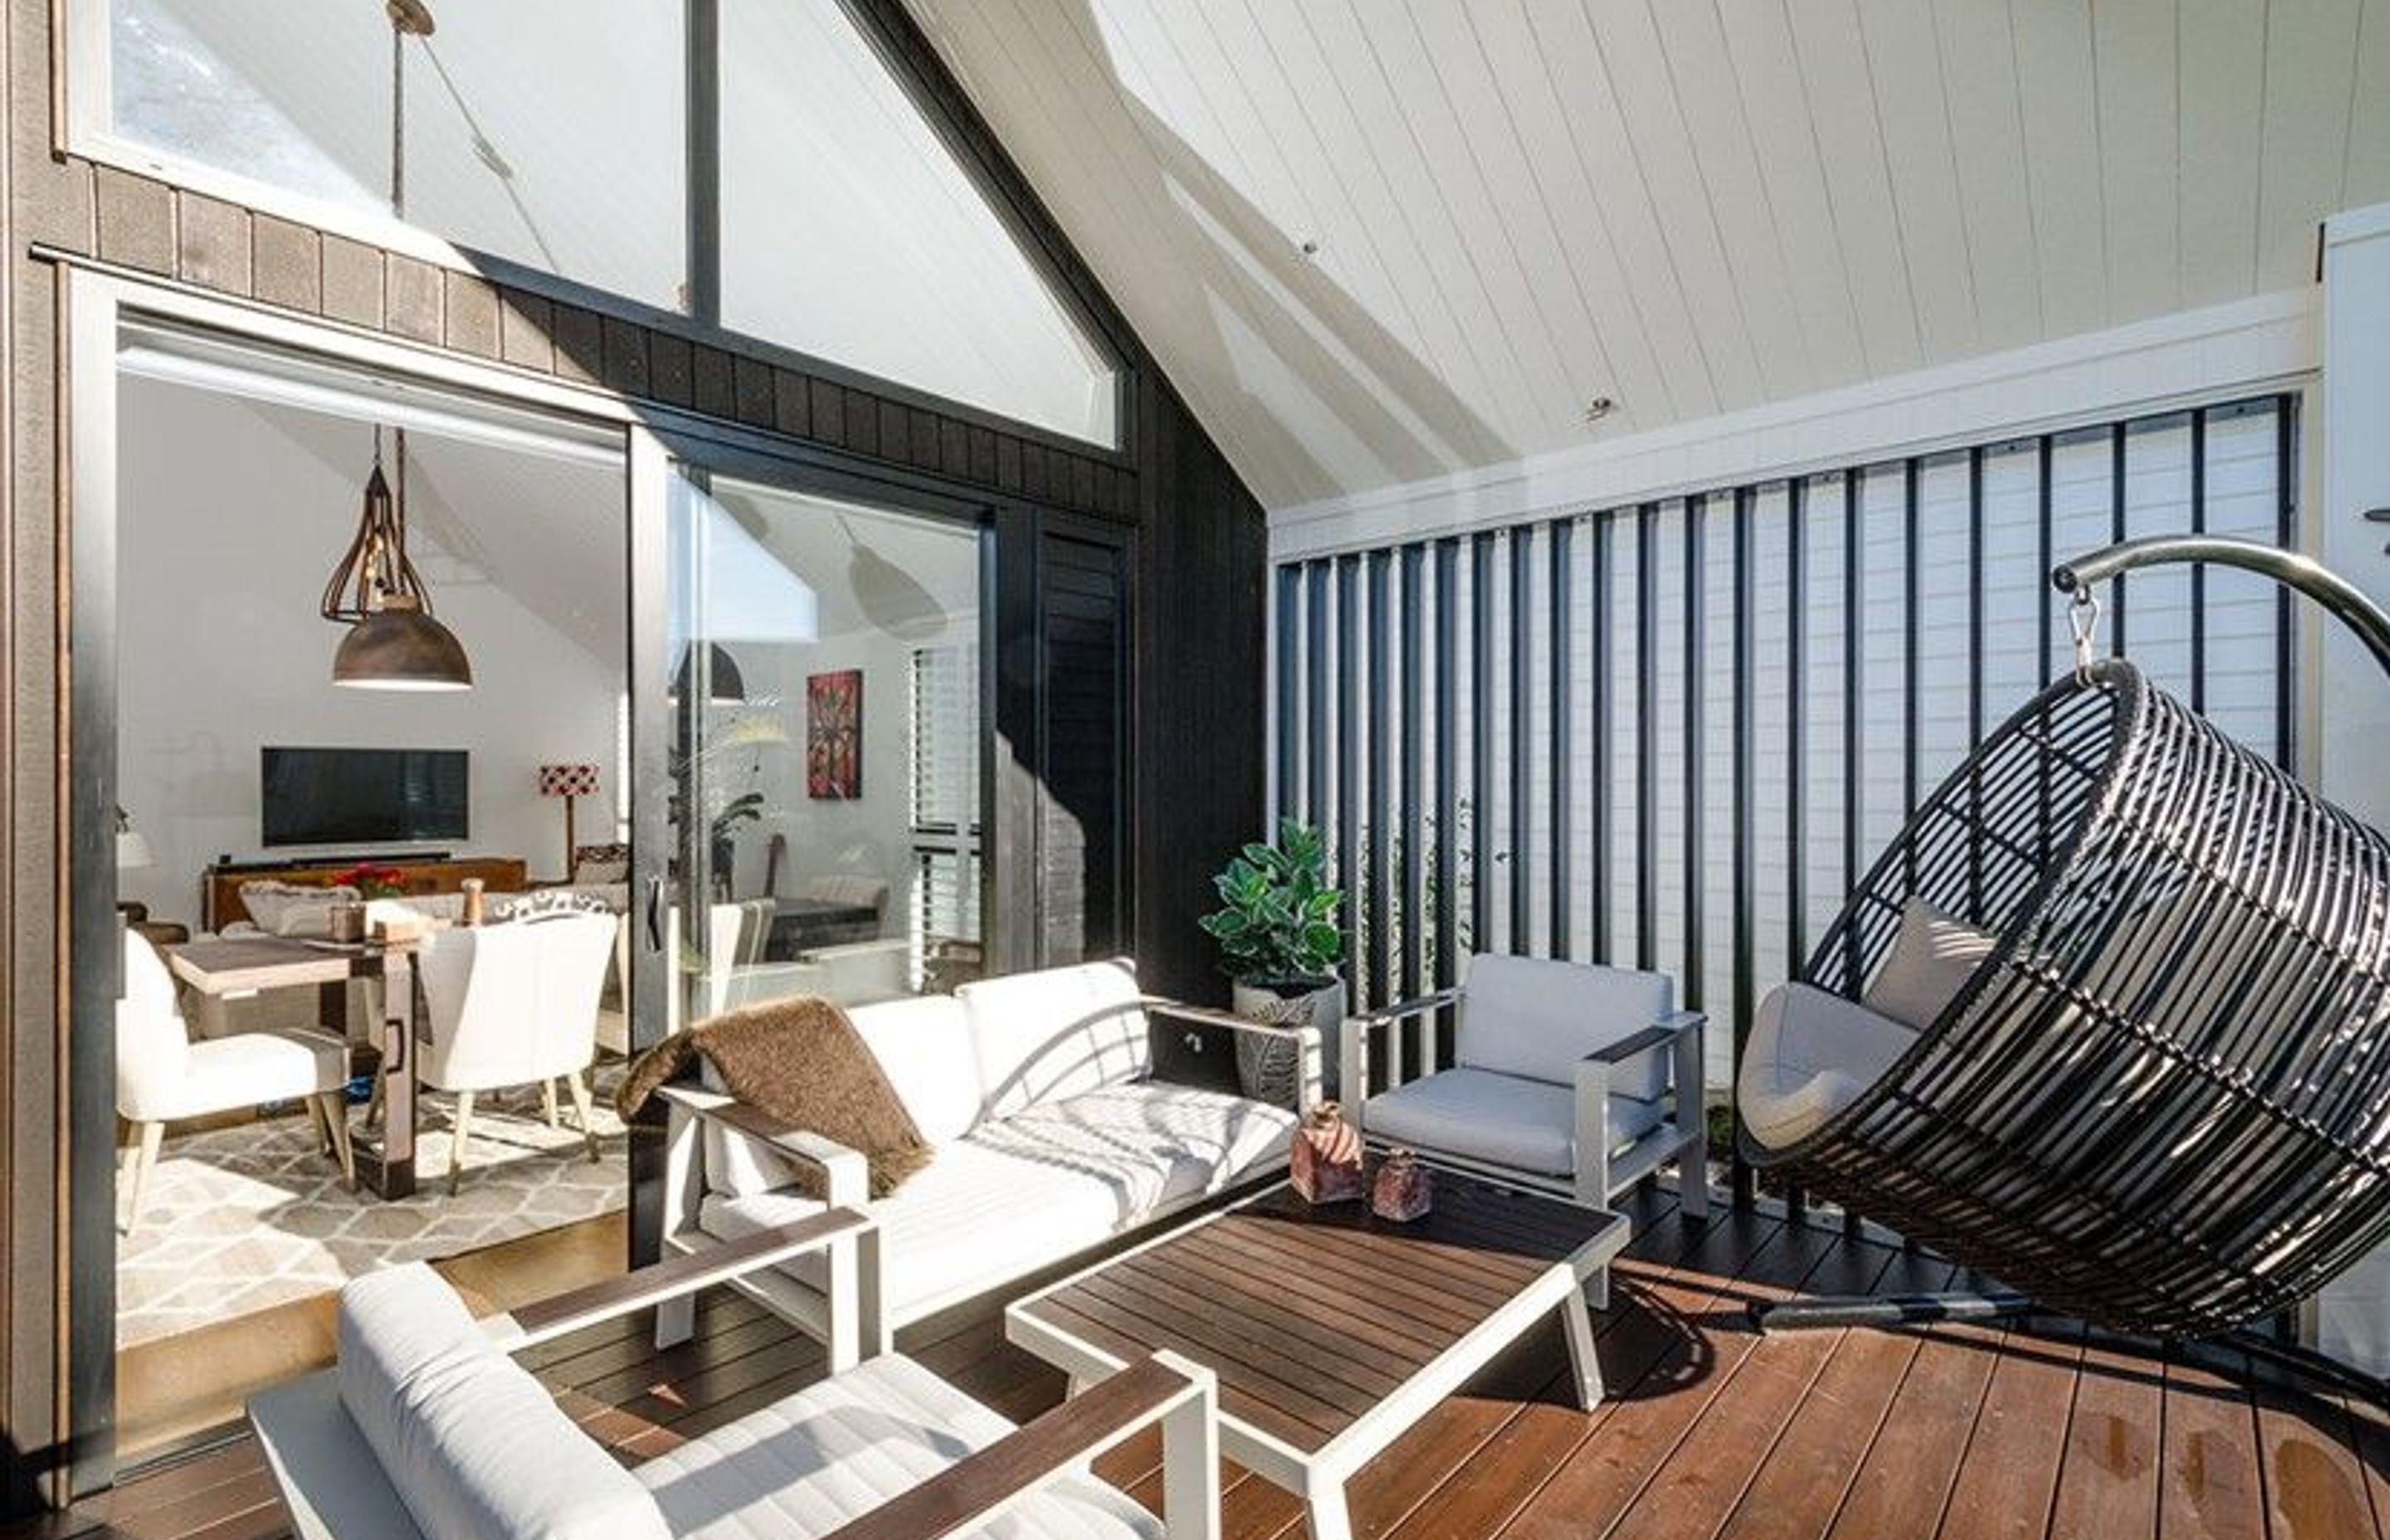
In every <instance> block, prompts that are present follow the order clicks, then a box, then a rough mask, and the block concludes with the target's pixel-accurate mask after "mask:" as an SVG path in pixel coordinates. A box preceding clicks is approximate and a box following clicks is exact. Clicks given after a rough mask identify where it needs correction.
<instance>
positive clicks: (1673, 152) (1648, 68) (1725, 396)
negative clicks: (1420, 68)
mask: <svg viewBox="0 0 2390 1540" xmlns="http://www.w3.org/2000/svg"><path fill="white" fill-rule="evenodd" d="M1593 30H1594V37H1595V40H1596V41H1597V42H1598V43H1599V44H1600V48H1601V55H1602V58H1603V59H1604V61H1605V62H1606V63H1607V64H1608V66H1609V71H1610V83H1611V88H1612V89H1613V90H1614V91H1615V92H1617V94H1618V102H1619V105H1620V106H1621V107H1622V108H1624V109H1625V115H1626V131H1627V140H1628V143H1629V144H1630V145H1632V146H1633V148H1634V154H1635V160H1636V162H1637V164H1638V166H1639V167H1640V168H1641V170H1642V173H1643V175H1644V177H1645V179H1646V180H1647V181H1648V182H1649V184H1650V186H1651V204H1652V208H1653V209H1654V210H1655V211H1656V212H1657V213H1658V215H1659V219H1660V229H1661V232H1662V234H1663V235H1664V237H1666V240H1667V244H1668V253H1669V256H1670V257H1671V259H1673V261H1674V262H1675V263H1676V268H1677V276H1678V277H1679V278H1680V279H1681V280H1682V282H1683V283H1684V286H1685V293H1686V297H1687V298H1688V299H1689V300H1690V302H1691V303H1692V312H1693V326H1694V327H1695V328H1696V329H1697V330H1698V331H1699V332H1700V333H1701V339H1702V353H1703V356H1704V357H1705V358H1707V359H1708V360H1709V366H1710V376H1711V378H1712V379H1714V380H1715V381H1716V384H1717V392H1718V404H1719V405H1720V406H1721V407H1723V408H1725V409H1727V410H1728V411H1731V410H1733V409H1734V408H1736V407H1738V406H1748V405H1751V404H1754V403H1756V402H1758V401H1760V400H1762V399H1764V398H1765V396H1766V394H1767V391H1766V388H1765V385H1764V382H1763V381H1762V379H1761V377H1760V372H1759V359H1758V355H1757V353H1755V352H1754V349H1753V346H1752V336H1751V319H1750V317H1749V316H1748V315H1747V314H1745V313H1744V306H1743V303H1742V297H1741V294H1740V292H1738V291H1737V289H1736V288H1735V284H1734V276H1733V273H1732V272H1731V270H1730V269H1729V268H1728V265H1727V260H1726V250H1725V244H1724V242H1723V241H1722V239H1721V238H1720V237H1719V234H1718V227H1717V222H1716V221H1715V219H1714V218H1713V217H1712V215H1711V212H1710V199H1709V194H1708V191H1707V189H1706V188H1705V186H1703V181H1702V170H1701V165H1700V163H1699V161H1697V160H1695V159H1694V155H1693V146H1692V135H1690V132H1689V131H1688V130H1687V127H1686V122H1687V119H1688V117H1689V115H1690V112H1691V111H1694V110H1702V109H1706V106H1707V104H1705V103H1689V102H1687V101H1685V100H1683V99H1682V98H1681V97H1679V96H1678V95H1677V86H1676V83H1675V81H1674V79H1673V78H1672V76H1671V75H1670V73H1669V70H1668V56H1667V52H1666V50H1665V49H1664V48H1663V47H1662V46H1661V45H1660V32H1659V29H1658V28H1657V27H1656V26H1654V25H1653V23H1652V20H1651V10H1650V8H1649V7H1648V6H1636V5H1609V6H1595V7H1594V11H1593Z"/></svg>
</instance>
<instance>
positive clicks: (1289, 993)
mask: <svg viewBox="0 0 2390 1540" xmlns="http://www.w3.org/2000/svg"><path fill="white" fill-rule="evenodd" d="M1212 885H1213V886H1214V888H1215V889H1217V890H1218V891H1219V894H1220V901H1221V907H1220V908H1219V909H1217V910H1215V911H1214V912H1213V913H1211V914H1208V915H1206V916H1204V917H1203V919H1202V926H1203V930H1204V931H1205V932H1206V933H1207V934H1209V935H1210V936H1211V937H1212V939H1213V940H1214V941H1216V942H1218V943H1220V960H1221V966H1222V967H1223V968H1224V969H1227V974H1228V977H1229V980H1230V982H1231V984H1232V986H1233V988H1234V992H1235V1004H1236V1011H1237V1014H1238V1015H1240V1016H1242V1017H1245V1018H1246V1019H1248V1020H1255V1021H1268V1022H1272V1023H1276V1024H1280V1025H1287V1026H1297V1025H1303V1024H1306V1023H1307V1024H1310V1025H1313V1026H1317V1028H1318V1029H1319V1031H1320V1036H1321V1042H1322V1046H1323V1048H1325V1047H1327V1046H1329V1045H1332V1044H1333V1043H1334V1041H1335V1036H1336V1033H1337V1031H1338V1029H1339V1024H1340V1023H1341V1022H1342V1021H1343V1017H1344V982H1343V980H1342V979H1340V978H1338V977H1337V976H1336V965H1337V963H1338V962H1339V961H1340V960H1342V958H1343V955H1344V932H1343V928H1342V927H1340V926H1339V925H1338V924H1337V913H1338V911H1339V910H1341V909H1342V908H1343V905H1344V895H1343V893H1342V892H1338V891H1337V890H1336V889H1334V888H1331V887H1330V886H1329V885H1328V852H1327V846H1326V843H1325V841H1322V840H1321V838H1320V834H1319V831H1318V830H1317V829H1316V828H1312V827H1311V826H1310V825H1308V824H1305V823H1304V822H1302V821H1301V820H1299V819H1294V818H1288V819H1285V820H1284V821H1282V822H1281V823H1280V824H1279V828H1278V839H1277V841H1276V842H1275V843H1271V844H1264V843H1262V842H1261V841H1254V842H1253V843H1252V844H1249V845H1247V846H1246V847H1245V848H1244V849H1243V850H1241V851H1240V852H1238V853H1237V855H1236V857H1235V859H1233V860H1231V861H1230V862H1229V863H1228V865H1227V869H1225V870H1224V871H1222V872H1221V873H1220V875H1219V876H1217V877H1215V878H1214V879H1212ZM1326 1057H1327V1060H1328V1064H1329V1067H1330V1072H1331V1073H1332V1072H1333V1064H1334V1059H1335V1056H1334V1053H1333V1051H1332V1049H1331V1050H1330V1051H1329V1052H1328V1053H1327V1055H1326ZM1301 1072H1302V1064H1301V1059H1300V1057H1299V1055H1298V1054H1297V1052H1296V1050H1295V1047H1294V1045H1292V1044H1291V1043H1287V1042H1282V1041H1274V1040H1272V1039H1270V1038H1266V1037H1262V1036H1260V1035H1258V1034H1254V1033H1240V1034H1238V1037H1237V1081H1238V1084H1240V1086H1242V1087H1243V1090H1244V1093H1245V1095H1247V1096H1249V1097H1253V1098H1254V1099H1255V1100H1257V1101H1267V1102H1270V1103H1272V1104H1273V1105H1277V1106H1292V1105H1293V1103H1294V1099H1295V1092H1296V1088H1297V1085H1298V1082H1299V1077H1300V1075H1301ZM1332 1090H1333V1087H1330V1091H1331V1093H1332Z"/></svg>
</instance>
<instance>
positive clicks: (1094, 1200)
mask: <svg viewBox="0 0 2390 1540" xmlns="http://www.w3.org/2000/svg"><path fill="white" fill-rule="evenodd" d="M849 1015H850V1016H851V1017H852V1019H853V1020H854V1024H855V1027H856V1029H857V1031H858V1032H859V1033H861V1034H862V1036H863V1039H864V1041H865V1042H866V1043H867V1044H868V1045H869V1046H870V1047H871V1050H872V1052H873V1053H874V1054H875V1055H876V1056H878V1058H879V1059H880V1067H881V1068H882V1069H883V1070H884V1071H885V1072H887V1076H888V1079H889V1082H890V1084H891V1085H892V1086H893V1088H894V1090H895V1092H896V1094H897V1096H898V1097H900V1098H901V1099H902V1100H903V1101H904V1103H905V1106H906V1110H908V1111H909V1112H910V1113H911V1114H912V1117H913V1121H914V1123H916V1125H917V1126H918V1127H919V1129H920V1131H921V1134H922V1136H923V1137H924V1138H926V1139H927V1140H928V1141H929V1142H930V1143H931V1145H932V1147H933V1149H934V1151H935V1153H934V1154H933V1156H932V1160H931V1161H930V1163H929V1164H928V1166H927V1167H926V1168H924V1169H923V1170H921V1171H920V1172H919V1173H917V1174H914V1175H913V1176H912V1177H911V1178H910V1179H909V1180H907V1181H906V1183H905V1184H904V1185H903V1186H902V1187H899V1188H898V1189H897V1190H896V1191H895V1192H894V1193H893V1194H891V1195H889V1196H888V1197H886V1198H883V1199H880V1200H871V1199H870V1198H869V1197H868V1183H867V1174H866V1166H865V1161H864V1158H863V1157H862V1156H861V1155H860V1154H858V1153H856V1152H855V1151H854V1150H851V1149H845V1148H844V1147H842V1146H840V1145H837V1144H834V1143H832V1142H830V1141H829V1140H828V1139H825V1138H823V1137H821V1136H819V1135H817V1134H814V1133H811V1132H809V1131H807V1130H804V1129H799V1128H792V1127H790V1126H788V1125H786V1124H784V1123H777V1122H775V1121H773V1120H770V1119H767V1118H765V1117H764V1116H763V1115H762V1114H761V1113H759V1112H758V1111H757V1110H755V1109H753V1108H750V1107H745V1106H742V1105H740V1104H739V1103H738V1102H736V1101H733V1100H732V1099H730V1098H729V1097H725V1096H721V1095H719V1094H716V1093H715V1092H713V1091H711V1090H708V1089H705V1088H703V1087H701V1086H690V1085H675V1086H667V1087H665V1090H664V1095H665V1097H667V1098H668V1101H669V1105H670V1108H671V1114H670V1118H671V1121H670V1124H669V1128H668V1132H667V1147H666V1148H667V1156H666V1167H665V1179H664V1205H665V1212H664V1237H665V1243H666V1244H667V1245H668V1246H670V1247H672V1248H674V1249H675V1250H677V1251H684V1252H690V1253H697V1254H702V1253H704V1252H706V1251H709V1250H711V1249H713V1248H715V1247H719V1246H722V1245H724V1244H726V1243H735V1242H739V1241H741V1240H743V1239H745V1238H748V1237H750V1236H753V1235H755V1234H758V1233H760V1232H763V1231H765V1230H769V1229H773V1228H775V1227H777V1226H785V1225H788V1224H790V1223H792V1222H795V1221H798V1220H802V1219H803V1218H805V1217H806V1216H808V1215H810V1214H814V1213H819V1212H821V1210H822V1209H823V1208H824V1207H825V1205H826V1203H827V1204H829V1205H836V1206H842V1207H846V1208H852V1209H855V1210H858V1211H860V1212H865V1213H870V1214H871V1215H872V1216H873V1217H874V1218H876V1219H877V1220H878V1221H879V1222H880V1235H881V1237H882V1245H883V1250H884V1252H885V1257H886V1268H887V1271H886V1277H885V1280H884V1295H883V1298H884V1302H885V1309H886V1311H887V1314H888V1316H889V1319H890V1320H891V1322H892V1323H893V1324H894V1325H897V1326H902V1325H905V1324H906V1323H908V1322H911V1321H916V1320H919V1319H922V1318H923V1317H925V1316H928V1315H933V1314H935V1313H936V1312H938V1311H940V1310H943V1309H944V1308H946V1307H947V1306H949V1305H953V1304H958V1303H961V1302H963V1301H965V1300H969V1299H972V1298H975V1297H977V1296H979V1295H982V1294H984V1293H986V1292H988V1291H989V1290H995V1289H997V1288H1000V1287H1002V1286H1004V1285H1006V1284H1009V1283H1012V1282H1016V1281H1018V1280H1020V1279H1022V1278H1025V1277H1030V1276H1032V1275H1034V1274H1036V1273H1039V1272H1041V1271H1043V1270H1045V1269H1047V1268H1049V1267H1051V1266H1053V1265H1054V1264H1059V1263H1062V1262H1065V1261H1068V1260H1070V1259H1071V1258H1073V1257H1074V1256H1077V1255H1078V1254H1079V1253H1081V1252H1083V1251H1087V1250H1088V1249H1090V1248H1092V1247H1097V1246H1100V1245H1102V1244H1104V1243H1105V1242H1106V1241H1109V1240H1111V1239H1113V1238H1117V1237H1120V1236H1123V1235H1125V1234H1127V1233H1128V1232H1130V1231H1132V1230H1137V1229H1139V1228H1142V1227H1144V1226H1148V1225H1150V1224H1152V1223H1154V1222H1155V1221H1157V1220H1161V1219H1164V1218H1167V1217H1169V1216H1170V1215H1172V1214H1175V1213H1180V1212H1181V1211H1183V1210H1186V1209H1189V1208H1190V1207H1193V1206H1195V1205H1198V1204H1201V1203H1204V1202H1207V1201H1210V1200H1214V1199H1216V1198H1218V1197H1219V1196H1220V1195H1222V1194H1224V1193H1226V1192H1228V1191H1230V1190H1232V1189H1234V1188H1237V1187H1241V1186H1243V1185H1245V1184H1247V1183H1249V1182H1252V1181H1253V1180H1256V1179H1258V1178H1260V1177H1262V1176H1265V1175H1267V1174H1271V1173H1274V1172H1276V1171H1279V1170H1280V1169H1282V1168H1283V1166H1284V1162H1285V1159H1286V1150H1287V1145H1288V1142H1289V1140H1290V1139H1291V1136H1292V1134H1293V1130H1294V1126H1295V1122H1296V1109H1294V1108H1292V1107H1272V1106H1267V1105H1265V1104H1264V1103H1261V1102H1258V1101H1253V1100H1249V1099H1248V1098H1246V1097H1240V1096H1238V1095H1236V1094H1234V1093H1232V1092H1226V1091H1216V1090H1209V1089H1205V1088H1201V1087H1198V1086H1192V1085H1181V1084H1174V1083H1172V1082H1168V1081H1163V1080H1157V1079H1155V1078H1154V1077H1153V1044H1152V1040H1151V1033H1152V1031H1153V1026H1152V1022H1151V1020H1150V1017H1152V1016H1167V1017H1177V1018H1186V1019H1193V1020H1202V1021H1205V1022H1208V1023H1214V1024H1218V1025H1224V1026H1227V1027H1228V1028H1230V1029H1231V1030H1233V1031H1238V1032H1255V1033H1268V1034H1270V1035H1272V1036H1277V1037H1283V1038H1289V1039H1291V1040H1292V1041H1294V1042H1295V1043H1296V1044H1297V1045H1298V1047H1299V1052H1300V1055H1301V1062H1302V1080H1301V1088H1300V1097H1301V1099H1302V1100H1303V1102H1304V1104H1305V1105H1308V1103H1310V1102H1312V1101H1316V1100H1317V1099H1318V1096H1319V1075H1320V1054H1321V1045H1320V1034H1319V1033H1318V1030H1317V1028H1313V1027H1280V1026H1267V1025H1264V1024H1262V1023H1259V1022H1253V1021H1246V1020H1240V1019H1239V1018H1236V1017H1232V1016H1228V1015H1227V1014H1226V1013H1225V1012H1219V1011H1206V1010H1199V1009H1195V1008H1192V1007H1182V1006H1176V1005H1173V1004H1170V1003H1168V1002H1164V1001H1159V1000H1152V999H1149V998H1147V997H1146V996H1145V995H1142V994H1141V993H1140V992H1139V990H1138V987H1137V974H1136V970H1135V968H1134V966H1133V965H1132V964H1130V963H1127V962H1124V961H1115V962H1104V963H1088V964H1083V965H1081V966H1078V967H1073V968H1059V969H1047V970H1045V971H1042V972H1035V973H1022V974H1014V975H1011V976H1009V977H1006V978H998V979H987V980H983V981H981V982H976V983H970V984H966V985H964V986H962V987H961V988H960V989H958V990H957V991H956V992H955V993H954V994H953V995H924V996H921V997H919V998H915V999H906V1000H892V1001H887V1002H884V1003H880V1004H876V1005H867V1006H861V1007H854V1008H853V1009H852V1010H850V1011H849ZM791 1161H803V1162H806V1163H808V1164H810V1165H812V1166H814V1167H816V1168H817V1169H818V1170H819V1171H820V1172H821V1173H822V1174H824V1176H825V1178H826V1185H827V1188H828V1196H827V1199H826V1200H822V1199H815V1198H809V1197H806V1196H804V1195H803V1194H802V1193H800V1192H798V1191H796V1190H794V1189H793V1188H792V1187H791V1186H790V1183H791V1180H792V1178H793V1167H792V1166H791V1165H790V1162H791ZM738 1287H739V1288H740V1289H741V1290H745V1291H746V1292H748V1293H750V1294H752V1296H753V1297H754V1298H756V1299H757V1300H759V1301H761V1302H762V1303H764V1304H765V1305H766V1306H768V1307H769V1308H771V1309H772V1310H774V1311H776V1312H777V1313H778V1314H779V1315H783V1316H785V1317H787V1318H788V1319H789V1320H790V1321H792V1322H794V1323H795V1324H796V1325H797V1326H798V1327H800V1328H803V1329H804V1330H805V1331H807V1332H808V1333H810V1334H812V1335H814V1336H816V1338H817V1339H819V1340H820V1341H824V1342H826V1343H828V1344H829V1346H830V1348H831V1351H832V1353H833V1354H838V1353H840V1352H851V1351H852V1350H853V1344H852V1343H842V1342H841V1341H837V1340H836V1338H835V1336H834V1333H836V1332H838V1331H841V1330H842V1329H844V1327H843V1326H842V1323H844V1322H848V1321H851V1320H852V1319H853V1318H854V1312H853V1311H851V1310H845V1309H840V1308H833V1302H835V1301H841V1300H843V1299H845V1298H847V1297H850V1296H851V1294H852V1291H853V1290H854V1254H853V1251H852V1248H848V1247H842V1246H834V1247H832V1248H830V1249H829V1251H828V1252H827V1253H824V1254H817V1255H810V1256H806V1257H803V1258H801V1259H799V1260H797V1261H795V1262H793V1263H790V1264H787V1265H786V1266H783V1267H778V1268H775V1269H772V1270H769V1271H765V1272H759V1273H756V1274H753V1275H751V1276H749V1277H744V1278H742V1279H740V1280H739V1284H738ZM691 1325H692V1317H691V1314H690V1308H689V1306H688V1304H687V1303H686V1302H683V1303H681V1304H680V1305H678V1306H675V1307H670V1308H667V1309H666V1310H665V1311H663V1312H662V1313H661V1314H660V1315H659V1317H658V1322H657V1332H658V1340H659V1341H662V1342H664V1343H667V1344H669V1343H671V1342H674V1341H680V1340H682V1339H684V1338H686V1337H687V1335H688V1332H689V1330H690V1329H691Z"/></svg>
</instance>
